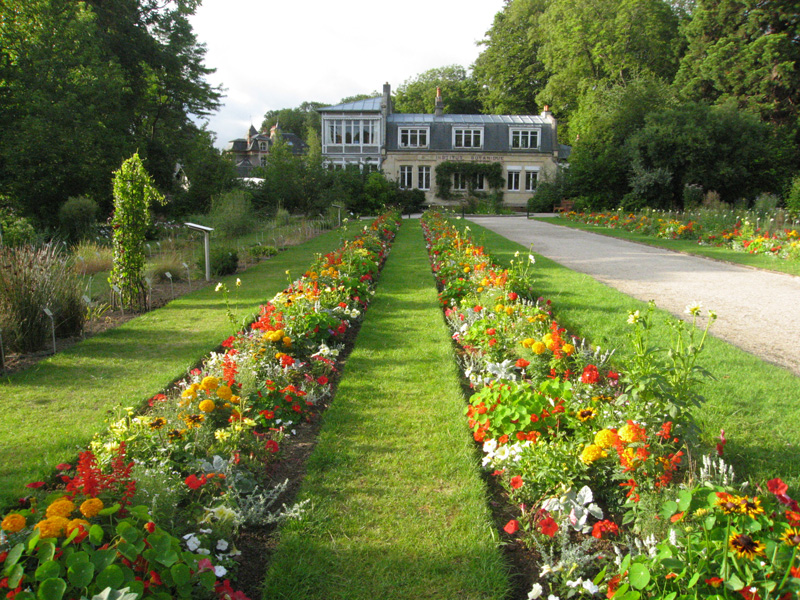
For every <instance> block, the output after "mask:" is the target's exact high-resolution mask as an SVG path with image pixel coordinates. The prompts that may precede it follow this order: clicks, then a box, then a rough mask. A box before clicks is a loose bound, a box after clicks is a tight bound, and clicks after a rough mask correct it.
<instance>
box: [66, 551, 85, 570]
mask: <svg viewBox="0 0 800 600" xmlns="http://www.w3.org/2000/svg"><path fill="white" fill-rule="evenodd" d="M64 562H65V563H66V565H67V568H69V567H73V566H75V565H77V564H80V563H88V562H89V555H88V554H87V553H86V552H83V551H81V552H74V553H73V554H70V556H69V557H68V558H67V560H65V561H64Z"/></svg>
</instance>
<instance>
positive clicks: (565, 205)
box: [553, 200, 575, 213]
mask: <svg viewBox="0 0 800 600" xmlns="http://www.w3.org/2000/svg"><path fill="white" fill-rule="evenodd" d="M574 207H575V202H573V201H572V200H562V201H561V202H560V203H559V204H558V206H556V207H555V208H554V209H553V211H554V212H557V213H562V212H570V211H571V210H572V209H573V208H574Z"/></svg>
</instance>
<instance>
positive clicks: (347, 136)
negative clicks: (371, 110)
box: [344, 121, 361, 144]
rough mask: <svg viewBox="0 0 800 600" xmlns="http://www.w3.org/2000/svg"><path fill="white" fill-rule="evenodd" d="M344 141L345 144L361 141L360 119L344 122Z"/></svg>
mask: <svg viewBox="0 0 800 600" xmlns="http://www.w3.org/2000/svg"><path fill="white" fill-rule="evenodd" d="M344 143H345V144H360V143H361V121H345V122H344Z"/></svg>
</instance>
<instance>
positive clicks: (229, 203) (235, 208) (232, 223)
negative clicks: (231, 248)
mask: <svg viewBox="0 0 800 600" xmlns="http://www.w3.org/2000/svg"><path fill="white" fill-rule="evenodd" d="M208 219H209V220H210V221H211V227H213V228H214V229H215V233H216V234H218V235H221V236H222V237H238V236H241V235H244V234H246V233H250V232H251V231H252V230H253V225H254V224H255V223H256V217H255V213H254V212H253V203H252V202H251V199H250V194H249V193H247V192H244V191H241V190H235V191H232V192H227V193H225V194H221V195H219V196H215V197H213V198H212V199H211V210H210V211H209V213H208Z"/></svg>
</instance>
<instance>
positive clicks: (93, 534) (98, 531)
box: [89, 525, 104, 546]
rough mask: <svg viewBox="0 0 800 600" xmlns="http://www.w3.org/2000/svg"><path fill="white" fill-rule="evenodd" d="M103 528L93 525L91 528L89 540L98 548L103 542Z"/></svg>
mask: <svg viewBox="0 0 800 600" xmlns="http://www.w3.org/2000/svg"><path fill="white" fill-rule="evenodd" d="M103 536H104V533H103V528H102V527H100V525H92V526H91V527H89V540H90V541H91V542H92V543H93V544H94V545H96V546H99V545H100V543H101V542H102V541H103Z"/></svg>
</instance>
